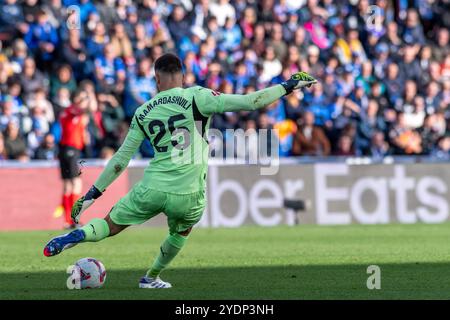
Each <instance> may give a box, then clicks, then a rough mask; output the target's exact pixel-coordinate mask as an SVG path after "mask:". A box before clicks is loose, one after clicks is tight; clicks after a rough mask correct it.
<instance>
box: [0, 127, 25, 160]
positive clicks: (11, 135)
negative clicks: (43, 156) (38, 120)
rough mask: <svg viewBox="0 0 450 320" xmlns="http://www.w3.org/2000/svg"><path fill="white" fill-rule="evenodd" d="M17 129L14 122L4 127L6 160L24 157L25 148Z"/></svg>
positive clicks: (23, 140)
mask: <svg viewBox="0 0 450 320" xmlns="http://www.w3.org/2000/svg"><path fill="white" fill-rule="evenodd" d="M19 129H20V128H19V124H18V123H17V122H16V121H10V122H9V123H8V124H7V126H6V130H5V150H6V154H7V155H8V159H12V160H18V159H19V158H22V157H24V156H26V152H27V146H26V144H25V139H24V138H23V136H22V135H21V134H20V131H19Z"/></svg>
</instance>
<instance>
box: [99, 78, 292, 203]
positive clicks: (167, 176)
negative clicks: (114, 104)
mask: <svg viewBox="0 0 450 320" xmlns="http://www.w3.org/2000/svg"><path fill="white" fill-rule="evenodd" d="M285 93H286V91H285V89H284V88H283V86H281V85H276V86H273V87H270V88H267V89H263V90H260V91H256V92H254V93H251V94H247V95H232V94H220V93H218V92H215V91H213V90H210V89H206V88H203V87H200V86H196V87H192V88H187V89H183V88H178V87H177V88H172V89H169V90H165V91H162V92H160V93H158V94H157V95H156V96H155V97H153V98H152V99H151V100H149V101H147V102H146V103H144V104H143V105H141V106H140V107H139V108H138V109H137V110H136V112H135V114H134V116H133V119H132V122H131V125H130V129H129V132H128V134H127V136H126V138H125V140H124V142H123V144H122V146H121V147H120V148H119V150H118V151H117V152H116V153H115V155H114V156H113V157H112V159H111V160H110V161H109V162H108V165H107V166H106V167H105V169H104V170H103V172H102V173H101V175H100V176H99V178H98V179H97V181H96V182H95V183H94V185H95V186H96V187H97V189H99V190H100V191H102V192H103V191H104V190H105V189H106V188H107V187H108V186H109V185H110V184H111V183H112V182H113V181H114V180H115V179H116V178H117V177H118V176H119V175H120V173H121V172H122V171H123V170H124V169H125V168H126V167H127V165H128V162H129V161H130V159H131V157H132V156H133V155H134V153H135V152H136V151H137V150H138V148H139V146H140V145H141V143H142V141H143V140H144V139H145V138H147V139H149V140H150V143H151V144H152V146H153V149H154V152H155V156H154V158H153V159H151V160H150V163H149V165H148V167H147V168H146V169H145V172H144V178H143V180H142V182H141V183H142V184H144V185H145V186H148V187H151V188H154V189H157V190H160V191H163V192H169V193H176V194H188V193H194V192H198V191H201V190H203V189H204V188H205V186H206V177H207V165H208V154H209V150H208V142H207V130H208V129H209V125H210V120H211V116H212V115H213V114H214V113H222V112H227V111H239V110H256V109H258V108H262V107H264V106H266V105H269V104H270V103H272V102H274V101H275V100H277V99H278V98H280V97H281V96H283V95H284V94H285Z"/></svg>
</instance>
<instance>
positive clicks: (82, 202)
mask: <svg viewBox="0 0 450 320" xmlns="http://www.w3.org/2000/svg"><path fill="white" fill-rule="evenodd" d="M101 195H102V193H101V192H100V190H98V189H97V188H96V187H95V186H92V187H91V188H90V189H89V191H88V192H87V193H86V194H85V195H84V196H82V197H81V198H80V199H78V200H77V201H76V202H75V203H74V204H73V207H72V213H71V217H72V220H73V221H75V223H78V222H79V220H80V216H81V214H82V213H83V212H84V211H85V210H86V209H87V208H89V207H90V206H91V205H92V204H93V203H94V202H95V200H96V199H98V198H99V197H100V196H101Z"/></svg>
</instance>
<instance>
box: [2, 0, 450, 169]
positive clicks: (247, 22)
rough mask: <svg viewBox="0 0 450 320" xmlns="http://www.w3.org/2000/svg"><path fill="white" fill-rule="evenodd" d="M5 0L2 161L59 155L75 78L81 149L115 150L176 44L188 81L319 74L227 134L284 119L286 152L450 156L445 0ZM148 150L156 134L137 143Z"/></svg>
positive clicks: (264, 82) (264, 81)
mask: <svg viewBox="0 0 450 320" xmlns="http://www.w3.org/2000/svg"><path fill="white" fill-rule="evenodd" d="M0 3H1V4H0V40H1V53H0V159H18V160H22V161H27V160H29V159H56V158H57V148H58V142H59V140H60V139H61V124H60V122H59V121H58V119H59V118H60V114H61V112H62V111H63V110H65V109H66V108H67V107H69V106H70V105H71V104H72V103H73V101H72V98H73V96H72V94H73V92H75V91H76V90H77V89H79V88H82V89H84V90H85V92H87V95H88V97H89V119H88V124H87V131H88V133H89V134H88V135H87V136H86V141H85V147H84V150H83V156H84V157H87V158H104V159H107V158H109V157H110V156H111V155H112V154H113V153H114V151H115V150H116V149H117V148H118V147H119V146H120V144H121V142H122V141H123V139H124V137H125V135H126V133H127V128H128V123H129V120H130V118H131V117H132V115H133V113H134V111H135V110H136V108H137V107H138V106H139V105H140V104H142V103H144V102H145V101H147V100H148V99H150V98H151V97H153V96H154V95H155V94H156V93H157V89H156V84H155V80H154V77H153V73H152V72H153V71H152V64H153V61H155V59H156V58H157V57H158V56H159V55H161V54H162V53H163V52H167V51H171V52H175V53H177V54H178V55H179V56H180V57H181V59H182V61H183V62H184V65H185V82H186V86H193V85H195V84H198V85H202V86H205V87H209V88H211V89H213V90H216V91H219V92H222V93H238V94H244V93H247V92H252V91H254V90H258V89H262V88H265V87H267V86H270V85H272V84H275V83H279V82H281V81H283V80H285V79H287V78H288V77H289V76H290V75H291V74H292V73H294V72H297V71H300V70H301V71H306V72H309V73H311V74H312V75H313V76H315V77H316V78H317V79H319V84H317V85H315V86H313V87H312V88H310V89H305V90H304V91H301V92H297V93H294V94H291V95H289V96H287V97H285V98H283V99H281V100H279V101H277V102H275V103H273V104H272V105H270V106H268V107H266V108H265V109H263V110H262V111H256V112H252V113H244V112H241V113H227V114H223V115H215V116H214V118H213V125H212V126H213V127H214V128H218V129H220V130H223V131H224V132H225V130H226V129H236V128H244V129H251V128H254V129H259V128H261V129H270V128H276V129H278V131H277V132H278V133H277V138H278V139H279V143H280V155H281V156H299V155H300V156H303V155H308V156H328V155H342V156H366V155H367V156H372V157H377V158H382V157H385V156H386V155H432V156H435V157H438V158H442V159H450V108H449V105H450V45H449V30H450V26H449V23H450V9H449V1H448V0H440V1H437V0H427V1H419V0H416V1H407V0H396V1H387V0H378V1H368V0H361V1H331V0H322V1H318V0H261V1H256V0H234V1H232V0H231V1H229V0H215V1H213V0H210V1H208V0H198V1H195V0H167V1H156V0H138V1H132V0H98V1H92V0H0ZM73 5H75V6H77V7H71V6H73ZM371 5H376V7H370V6H371ZM69 7H70V8H71V10H69V11H68V10H67V8H69ZM74 8H75V9H74ZM68 12H73V13H72V14H69V15H68ZM78 17H79V20H78V19H77V18H78ZM224 137H225V138H224V139H225V140H226V139H227V138H229V137H227V135H226V134H225V135H224ZM225 142H226V141H225ZM152 154H153V151H152V148H151V145H150V144H149V142H148V141H147V142H145V143H144V144H143V145H142V146H141V148H140V155H141V156H142V157H151V156H152Z"/></svg>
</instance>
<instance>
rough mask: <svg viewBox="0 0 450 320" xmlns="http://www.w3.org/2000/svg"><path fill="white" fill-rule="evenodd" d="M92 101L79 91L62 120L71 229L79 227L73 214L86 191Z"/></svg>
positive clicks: (61, 150) (62, 158) (61, 149)
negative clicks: (84, 155) (83, 162)
mask: <svg viewBox="0 0 450 320" xmlns="http://www.w3.org/2000/svg"><path fill="white" fill-rule="evenodd" d="M89 99H90V98H89V95H88V94H87V92H86V91H84V90H77V91H76V92H75V94H74V96H73V104H72V105H71V106H69V107H68V108H67V109H65V110H64V111H63V112H62V113H61V115H60V118H59V121H60V124H61V129H62V137H61V141H60V145H59V154H58V158H59V164H60V169H61V177H62V179H63V198H62V206H63V208H64V213H65V221H66V223H67V227H68V228H75V227H76V224H75V222H74V221H73V220H72V218H71V216H70V213H71V210H72V206H73V204H74V203H75V201H76V200H77V199H78V198H79V197H80V195H81V191H82V181H81V178H80V173H81V172H80V168H79V160H80V155H81V151H82V150H83V148H84V147H85V144H86V141H87V139H88V135H87V129H86V128H87V125H88V122H89V115H88V110H89V109H88V107H89V102H90V101H89Z"/></svg>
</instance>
